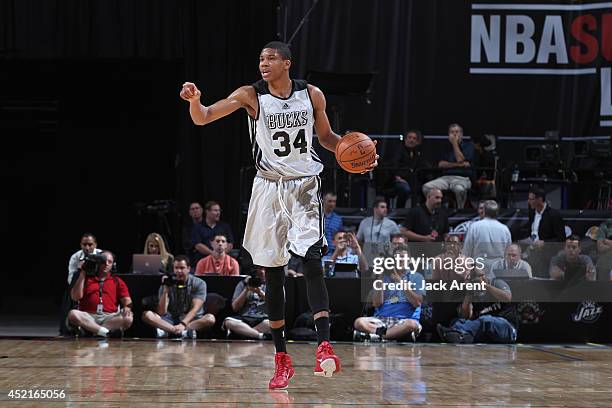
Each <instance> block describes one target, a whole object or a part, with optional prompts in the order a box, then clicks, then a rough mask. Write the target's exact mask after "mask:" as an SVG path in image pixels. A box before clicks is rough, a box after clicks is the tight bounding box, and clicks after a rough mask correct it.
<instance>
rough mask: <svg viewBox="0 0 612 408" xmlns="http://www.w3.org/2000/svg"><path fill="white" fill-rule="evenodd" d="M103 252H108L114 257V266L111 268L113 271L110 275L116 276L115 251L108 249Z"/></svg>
mask: <svg viewBox="0 0 612 408" xmlns="http://www.w3.org/2000/svg"><path fill="white" fill-rule="evenodd" d="M102 252H107V253H109V254H111V255H112V256H113V266H111V270H110V273H111V275H114V274H116V273H117V257H116V256H115V253H114V252H113V251H109V250H107V249H105V250H103V251H102Z"/></svg>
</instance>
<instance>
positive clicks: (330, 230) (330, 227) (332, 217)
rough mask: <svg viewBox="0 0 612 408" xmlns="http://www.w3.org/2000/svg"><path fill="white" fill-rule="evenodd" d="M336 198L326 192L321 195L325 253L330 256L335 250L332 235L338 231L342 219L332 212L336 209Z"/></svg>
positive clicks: (333, 194)
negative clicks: (325, 244)
mask: <svg viewBox="0 0 612 408" xmlns="http://www.w3.org/2000/svg"><path fill="white" fill-rule="evenodd" d="M337 199H338V196H337V195H336V194H335V193H333V192H331V191H328V192H327V193H325V195H323V212H325V238H326V239H327V247H328V250H327V253H328V254H331V253H333V252H334V250H335V249H336V246H335V244H334V241H333V239H334V235H335V234H336V232H337V231H340V230H341V229H342V228H343V227H342V217H340V216H339V215H338V214H336V212H335V211H334V210H335V209H336V200H337Z"/></svg>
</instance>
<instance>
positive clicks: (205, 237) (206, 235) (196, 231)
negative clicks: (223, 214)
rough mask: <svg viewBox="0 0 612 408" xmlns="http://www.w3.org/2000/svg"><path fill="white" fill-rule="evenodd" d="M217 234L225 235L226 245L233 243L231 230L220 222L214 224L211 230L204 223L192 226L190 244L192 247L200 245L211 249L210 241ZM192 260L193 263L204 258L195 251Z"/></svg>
mask: <svg viewBox="0 0 612 408" xmlns="http://www.w3.org/2000/svg"><path fill="white" fill-rule="evenodd" d="M217 234H223V235H225V236H226V237H227V243H228V244H233V243H234V234H232V229H231V228H230V226H229V225H228V224H226V223H225V222H222V221H219V222H218V223H216V224H215V226H214V227H213V228H211V227H209V226H208V224H206V222H204V223H202V224H193V229H192V232H191V243H192V245H193V246H194V247H195V246H196V245H197V244H200V243H201V244H204V245H206V246H207V247H208V248H209V249H212V245H211V243H210V241H212V240H213V238H214V237H215V235H217ZM194 258H195V262H197V261H199V260H200V259H202V258H204V255H202V254H201V253H199V252H197V251H196V252H195V256H194Z"/></svg>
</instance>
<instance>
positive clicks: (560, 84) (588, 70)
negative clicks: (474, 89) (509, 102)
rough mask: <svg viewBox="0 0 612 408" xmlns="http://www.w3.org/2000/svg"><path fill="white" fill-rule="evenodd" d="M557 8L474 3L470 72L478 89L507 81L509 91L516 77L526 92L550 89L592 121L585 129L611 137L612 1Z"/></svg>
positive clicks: (547, 5)
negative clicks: (596, 96)
mask: <svg viewBox="0 0 612 408" xmlns="http://www.w3.org/2000/svg"><path fill="white" fill-rule="evenodd" d="M555 3H556V4H552V3H547V2H540V3H539V4H536V3H526V2H515V3H510V2H509V3H497V2H496V3H480V2H473V3H472V5H471V13H470V14H471V15H470V24H469V26H470V54H469V63H470V65H469V73H470V75H472V76H474V80H475V81H477V82H479V85H480V86H483V85H484V84H483V83H485V82H490V85H491V89H496V88H498V87H500V85H501V84H500V82H501V81H506V80H507V81H508V82H507V85H506V86H503V85H502V86H501V87H502V88H504V89H507V86H513V85H514V84H515V83H516V82H515V80H514V78H520V79H521V84H522V86H521V87H520V89H522V90H527V89H529V88H531V87H539V86H543V87H548V86H550V85H552V86H553V87H555V88H557V92H555V94H557V95H559V96H562V95H565V96H567V98H560V99H558V100H567V101H568V103H569V104H570V105H569V106H565V107H563V109H569V110H570V111H572V112H573V113H574V114H577V115H579V117H582V118H583V119H584V121H585V122H587V121H589V120H593V123H592V124H591V125H590V126H588V125H587V124H586V123H584V124H583V126H582V129H589V128H590V129H591V130H592V131H593V132H596V131H598V130H599V131H604V129H607V131H608V133H607V134H609V131H610V129H611V128H612V80H611V78H612V2H592V3H591V2H584V3H583V2H580V3H579V4H577V3H576V2H569V1H568V2H555ZM594 91H597V92H594ZM582 94H584V97H581V95H582ZM587 95H591V96H590V97H588V96H587ZM592 95H598V98H593V96H592ZM500 99H501V98H500ZM551 105H554V106H555V108H557V107H558V102H555V101H552V100H551ZM572 105H581V106H580V107H578V106H572ZM578 110H580V111H581V112H580V113H578ZM591 118H592V119H591ZM598 128H599V129H598Z"/></svg>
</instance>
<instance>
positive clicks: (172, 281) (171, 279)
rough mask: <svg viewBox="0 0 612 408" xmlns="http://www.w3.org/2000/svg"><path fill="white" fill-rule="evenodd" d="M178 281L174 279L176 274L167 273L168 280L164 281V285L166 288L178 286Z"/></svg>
mask: <svg viewBox="0 0 612 408" xmlns="http://www.w3.org/2000/svg"><path fill="white" fill-rule="evenodd" d="M177 283H178V281H177V280H176V279H175V277H174V273H172V272H166V279H164V285H166V286H176V284H177Z"/></svg>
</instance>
